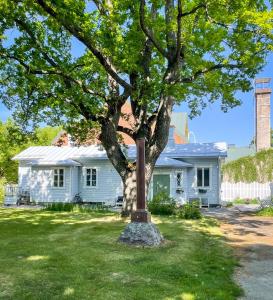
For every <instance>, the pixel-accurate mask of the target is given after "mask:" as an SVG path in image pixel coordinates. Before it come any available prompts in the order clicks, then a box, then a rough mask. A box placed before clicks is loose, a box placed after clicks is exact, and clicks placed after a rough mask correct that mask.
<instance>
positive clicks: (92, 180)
mask: <svg viewBox="0 0 273 300" xmlns="http://www.w3.org/2000/svg"><path fill="white" fill-rule="evenodd" d="M86 186H90V187H96V186H97V169H89V168H88V169H86Z"/></svg>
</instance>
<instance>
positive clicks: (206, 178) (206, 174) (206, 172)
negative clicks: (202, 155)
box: [204, 168, 209, 186]
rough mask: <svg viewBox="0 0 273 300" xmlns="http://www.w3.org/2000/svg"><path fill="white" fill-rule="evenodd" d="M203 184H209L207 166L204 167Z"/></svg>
mask: <svg viewBox="0 0 273 300" xmlns="http://www.w3.org/2000/svg"><path fill="white" fill-rule="evenodd" d="M204 186H209V168H205V169H204Z"/></svg>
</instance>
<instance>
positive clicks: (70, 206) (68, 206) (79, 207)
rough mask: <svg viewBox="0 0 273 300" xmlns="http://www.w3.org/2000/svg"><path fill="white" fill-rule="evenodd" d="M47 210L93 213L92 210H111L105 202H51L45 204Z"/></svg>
mask: <svg viewBox="0 0 273 300" xmlns="http://www.w3.org/2000/svg"><path fill="white" fill-rule="evenodd" d="M45 210H48V211H57V212H62V211H64V212H81V213H91V212H94V211H95V212H104V213H105V212H109V209H108V207H106V206H105V205H103V204H88V205H83V204H76V203H62V202H56V203H54V202H53V203H49V204H47V205H46V206H45Z"/></svg>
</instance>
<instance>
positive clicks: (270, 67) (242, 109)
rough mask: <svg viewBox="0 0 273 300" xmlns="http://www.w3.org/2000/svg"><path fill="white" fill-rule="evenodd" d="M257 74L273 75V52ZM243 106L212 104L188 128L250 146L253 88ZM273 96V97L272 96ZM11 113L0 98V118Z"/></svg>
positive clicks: (200, 137) (199, 135)
mask: <svg viewBox="0 0 273 300" xmlns="http://www.w3.org/2000/svg"><path fill="white" fill-rule="evenodd" d="M82 51H83V48H82V46H81V45H79V44H78V43H77V42H75V41H74V43H73V54H74V55H76V56H77V55H79V53H80V54H81V52H82ZM258 77H273V54H271V55H269V56H268V58H267V64H266V66H265V67H264V69H263V71H262V72H261V73H259V74H258V75H257V78H258ZM272 85H273V82H271V87H272ZM237 95H238V97H239V98H240V99H241V100H242V105H241V106H239V107H236V108H233V109H231V110H229V111H228V112H227V113H224V112H222V111H221V110H220V103H214V104H210V105H209V106H208V107H207V108H206V109H205V110H203V112H202V114H201V116H199V117H196V118H194V119H192V120H189V129H190V131H191V132H193V134H192V135H191V141H193V135H194V136H195V138H196V141H197V142H215V141H224V142H227V143H228V144H236V145H237V146H246V145H249V143H250V141H251V140H252V138H253V136H254V102H253V98H254V91H251V92H249V93H238V94H237ZM271 98H272V97H271ZM272 106H273V101H272V99H271V120H272V123H271V124H273V109H272ZM175 111H186V112H187V111H188V108H187V106H186V104H182V105H181V106H179V107H175ZM10 115H11V112H10V111H8V110H7V109H6V108H5V107H4V105H3V104H2V103H1V99H0V120H2V121H6V120H7V118H8V117H9V116H10Z"/></svg>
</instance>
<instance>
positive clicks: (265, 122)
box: [255, 78, 271, 151]
mask: <svg viewBox="0 0 273 300" xmlns="http://www.w3.org/2000/svg"><path fill="white" fill-rule="evenodd" d="M270 81H271V78H259V79H256V80H255V85H256V88H255V98H256V151H260V150H262V149H268V148H270V146H271V145H270V144H271V127H270V96H271V88H269V83H270Z"/></svg>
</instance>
